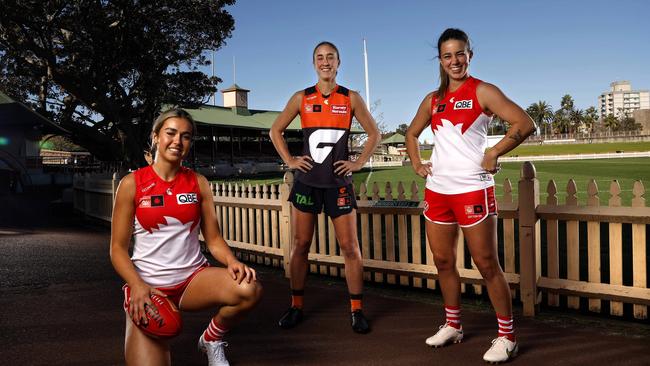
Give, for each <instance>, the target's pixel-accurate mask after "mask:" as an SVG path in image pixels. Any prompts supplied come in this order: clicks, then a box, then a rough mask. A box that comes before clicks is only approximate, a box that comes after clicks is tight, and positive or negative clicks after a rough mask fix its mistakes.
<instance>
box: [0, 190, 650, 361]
mask: <svg viewBox="0 0 650 366" xmlns="http://www.w3.org/2000/svg"><path fill="white" fill-rule="evenodd" d="M0 198H1V197H0ZM4 207H7V206H4ZM37 209H38V208H35V210H36V211H29V210H28V212H31V213H32V214H33V215H35V216H38V215H41V214H44V215H45V217H47V215H46V214H47V212H49V210H41V211H40V212H39V211H37ZM3 215H4V216H3ZM6 215H7V214H6V211H5V212H4V213H3V214H2V215H0V219H3V217H4V221H0V308H1V309H3V311H2V312H0V365H121V364H123V355H122V347H123V331H124V314H123V312H122V310H121V302H122V297H121V296H122V295H121V291H120V287H121V284H122V281H121V280H120V279H119V278H118V277H117V275H116V274H115V273H114V271H113V269H112V267H111V264H110V261H109V258H108V243H109V237H110V231H109V229H108V228H106V227H102V226H98V225H91V224H88V223H85V222H83V221H81V220H79V219H78V218H71V217H70V216H67V215H54V216H55V217H50V219H47V218H42V217H41V219H39V220H31V221H30V220H28V219H25V220H23V221H21V220H17V219H13V220H8V219H6V217H7V216H6ZM34 222H35V223H36V224H34ZM8 223H11V225H9V224H8ZM255 267H256V268H257V270H258V272H259V277H260V278H261V281H262V284H263V285H264V287H265V294H264V298H263V301H262V302H261V304H260V306H259V307H258V308H257V309H256V310H255V311H254V312H253V313H252V314H251V315H250V316H249V317H248V318H247V319H246V320H245V321H244V322H243V323H242V324H241V325H240V326H239V327H238V328H236V329H234V330H233V331H232V332H231V333H230V334H229V335H228V337H227V341H228V342H229V344H230V345H229V347H228V348H227V355H228V358H229V359H230V361H231V364H232V365H234V366H237V365H339V364H347V365H481V364H484V363H483V361H482V354H483V352H484V351H485V350H486V349H487V347H488V346H489V344H490V340H491V339H492V338H493V337H494V336H495V333H496V321H495V318H494V313H493V312H492V311H491V310H490V308H489V306H487V305H486V304H484V303H483V304H481V303H479V304H477V302H479V301H478V300H475V299H464V301H465V304H464V308H463V324H464V327H465V332H466V338H465V341H464V342H463V343H461V344H458V345H453V346H449V347H446V348H442V349H431V348H429V347H427V346H425V344H424V339H425V338H426V337H428V336H430V335H431V334H433V333H434V332H435V331H436V329H437V326H438V325H439V324H441V323H442V322H443V321H444V314H443V311H442V306H441V302H440V298H439V295H436V294H433V293H431V292H428V291H418V290H406V289H396V288H386V287H382V286H374V285H372V286H368V288H367V290H366V294H365V297H364V304H365V308H366V309H365V311H366V313H367V315H368V317H369V318H370V319H371V321H372V326H373V331H372V332H371V333H370V334H368V335H357V334H354V333H353V332H352V331H351V329H350V326H349V323H348V322H349V319H348V316H349V315H348V301H347V291H346V289H345V284H344V283H343V282H342V280H341V279H332V278H328V277H320V276H311V277H310V278H309V282H308V287H307V290H306V305H305V306H306V309H305V310H306V319H305V321H304V323H303V324H301V325H300V326H299V327H297V328H296V329H294V330H290V331H286V330H282V329H280V328H279V327H278V326H277V325H276V322H277V319H278V317H279V316H280V315H281V314H282V312H283V311H284V310H285V308H286V307H287V305H288V293H289V291H288V281H287V280H286V279H285V278H284V275H283V272H282V271H280V270H278V269H274V268H269V267H264V266H259V265H255ZM519 310H520V309H515V311H516V313H515V316H516V319H515V326H516V329H517V332H518V339H519V342H520V344H521V351H520V355H519V356H518V357H517V358H516V359H515V360H514V361H513V362H512V364H513V365H514V364H516V365H650V353H649V352H650V325H649V323H648V322H625V321H618V320H610V319H604V318H603V317H595V316H589V317H585V316H580V315H575V314H573V315H572V314H570V313H559V312H550V311H545V312H543V313H542V315H541V316H539V317H538V318H535V319H530V318H523V317H521V316H519ZM210 317H211V313H210V312H201V313H189V314H185V316H184V322H185V324H184V331H183V333H182V334H181V335H180V336H178V337H177V338H176V339H174V340H173V342H172V352H173V355H172V357H173V363H174V364H175V365H206V364H207V362H206V360H205V358H204V356H203V355H202V354H200V353H199V352H198V351H197V350H196V340H197V337H198V335H199V334H200V333H201V332H202V331H203V329H204V328H205V326H206V325H207V323H208V321H209V319H210Z"/></svg>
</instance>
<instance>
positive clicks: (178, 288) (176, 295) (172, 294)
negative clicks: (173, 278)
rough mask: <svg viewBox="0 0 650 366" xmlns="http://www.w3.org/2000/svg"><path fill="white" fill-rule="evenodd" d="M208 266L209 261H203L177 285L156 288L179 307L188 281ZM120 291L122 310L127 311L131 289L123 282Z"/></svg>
mask: <svg viewBox="0 0 650 366" xmlns="http://www.w3.org/2000/svg"><path fill="white" fill-rule="evenodd" d="M208 267H210V263H208V262H205V264H204V265H202V266H201V267H199V268H198V269H197V270H196V271H194V273H192V274H191V275H190V276H189V277H188V278H187V279H186V280H185V281H183V282H181V283H179V284H178V285H174V286H169V287H156V290H159V291H161V292H162V293H164V294H165V295H167V298H168V299H169V300H171V301H172V302H173V303H174V305H176V307H177V308H179V309H180V308H181V307H180V303H181V299H182V298H183V294H184V293H185V289H186V288H187V286H189V284H190V282H192V280H193V279H194V277H195V276H196V275H197V274H199V272H201V271H203V270H204V269H206V268H208ZM122 291H123V292H124V304H123V306H124V311H126V312H127V313H128V312H129V302H130V301H131V289H130V288H129V285H127V284H124V286H122Z"/></svg>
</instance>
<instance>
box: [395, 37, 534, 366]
mask: <svg viewBox="0 0 650 366" xmlns="http://www.w3.org/2000/svg"><path fill="white" fill-rule="evenodd" d="M438 56H439V58H440V86H439V88H438V90H437V91H434V92H431V93H429V94H428V95H427V96H426V97H425V98H424V100H423V101H422V103H421V104H420V108H419V109H418V111H417V114H416V115H415V118H413V122H411V126H410V127H409V129H408V131H407V132H406V148H407V151H408V154H409V157H410V158H411V163H412V165H413V169H414V170H415V172H416V173H417V174H418V175H420V176H421V177H423V178H426V191H425V195H424V200H425V210H424V216H425V217H426V219H427V223H426V232H427V237H428V239H429V244H430V246H431V251H432V252H433V259H434V262H435V265H436V267H437V269H438V275H439V279H440V290H441V291H442V297H443V299H444V301H445V313H446V316H447V321H446V323H445V324H443V325H442V326H440V329H439V330H438V332H437V333H436V334H435V335H433V336H431V337H429V338H428V339H427V340H426V343H427V344H428V345H429V346H434V347H440V346H444V345H445V344H448V343H458V342H460V341H461V340H462V339H463V328H462V326H461V316H460V277H459V274H458V270H457V269H456V256H457V255H458V254H457V253H456V239H457V235H458V227H459V226H460V227H461V228H462V230H463V235H464V237H465V239H466V241H467V246H468V247H469V251H470V253H471V255H472V259H473V260H474V263H476V267H477V268H478V270H479V271H480V272H481V275H482V276H483V279H485V285H486V287H487V290H488V295H489V296H490V301H491V302H492V306H493V307H494V309H495V310H496V313H497V320H498V326H499V332H498V336H497V338H495V339H494V340H493V341H492V346H491V347H490V349H489V350H488V351H487V352H486V353H485V355H484V356H483V359H484V360H485V361H488V362H503V361H507V360H508V359H510V357H512V356H514V355H515V354H516V353H517V348H518V347H517V342H516V340H515V333H514V327H513V322H512V302H511V297H510V289H509V287H508V283H507V282H506V279H505V276H504V275H503V271H502V270H501V267H500V265H499V257H498V254H497V216H496V214H497V207H496V200H495V198H494V178H493V177H492V175H493V174H495V173H496V172H497V171H498V169H499V167H498V164H497V159H498V157H499V156H501V155H503V154H505V153H507V152H508V151H510V150H512V149H514V148H515V147H516V146H517V145H519V144H520V143H521V142H522V141H523V140H524V139H525V138H526V137H528V135H530V134H531V133H532V132H533V130H534V127H535V126H534V124H533V121H532V120H531V118H530V117H529V116H528V115H527V114H526V112H524V111H523V110H522V109H521V108H520V107H519V106H518V105H516V104H515V103H513V102H512V101H511V100H510V99H508V98H507V97H506V96H505V95H504V94H503V93H502V92H501V91H500V90H499V89H498V88H497V87H496V86H494V85H492V84H488V83H485V82H482V81H481V80H478V79H475V78H473V77H471V76H470V75H469V63H470V60H471V58H472V50H471V47H470V44H469V38H468V37H467V34H465V32H463V31H461V30H459V29H447V30H445V31H444V32H443V33H442V35H441V36H440V38H439V39H438ZM493 115H497V116H499V117H500V118H501V119H502V120H504V121H508V123H509V124H510V128H509V129H508V132H507V134H506V136H505V137H504V138H503V139H502V140H501V141H499V142H498V143H497V144H496V145H495V146H493V147H492V148H490V149H488V150H487V151H486V148H487V126H488V124H489V123H490V121H491V120H492V116H493ZM428 125H431V129H432V130H433V133H434V135H435V141H436V145H435V148H434V150H433V153H432V154H431V162H428V163H422V160H421V158H420V154H419V148H418V136H419V135H420V133H422V130H424V128H426V127H427V126H428ZM461 255H462V254H461Z"/></svg>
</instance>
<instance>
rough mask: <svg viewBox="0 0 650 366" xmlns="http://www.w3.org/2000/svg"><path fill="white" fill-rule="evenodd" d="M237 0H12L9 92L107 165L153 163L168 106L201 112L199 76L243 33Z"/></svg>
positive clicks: (5, 48) (6, 22) (2, 25)
mask: <svg viewBox="0 0 650 366" xmlns="http://www.w3.org/2000/svg"><path fill="white" fill-rule="evenodd" d="M234 2H235V0H213V1H210V0H197V1H186V0H157V1H151V0H142V1H139V0H102V1H97V0H80V1H66V0H46V1H40V0H31V1H29V0H3V1H2V14H0V85H2V88H3V89H4V91H5V92H6V93H7V94H9V95H10V96H11V97H12V98H14V99H17V100H20V101H22V102H24V103H26V104H29V105H31V106H32V107H34V108H35V109H36V110H37V111H38V112H39V113H41V114H43V115H45V116H48V117H49V118H50V119H52V120H53V121H54V122H56V123H59V124H60V125H61V126H62V127H64V128H66V129H67V130H69V131H72V136H71V138H72V140H73V141H74V142H75V143H77V144H79V145H81V146H83V147H85V148H86V149H88V150H89V151H90V152H91V153H93V154H94V155H95V156H96V157H98V158H99V159H102V160H113V161H115V160H123V161H125V163H126V164H127V166H129V167H137V166H141V165H143V164H144V157H143V151H144V150H145V148H146V146H147V141H148V138H149V133H150V130H151V122H152V121H153V119H154V118H155V116H156V115H157V114H158V113H159V112H160V110H161V107H162V106H163V105H165V104H169V105H179V106H187V107H196V106H198V105H199V104H201V103H203V102H204V101H205V100H206V96H207V95H209V94H210V93H214V92H215V91H216V85H217V84H218V82H220V81H221V80H219V78H217V77H208V76H207V75H205V74H203V73H202V72H200V71H199V67H201V66H205V65H209V60H208V59H207V57H205V56H204V51H205V50H218V49H219V48H221V47H222V46H223V45H224V43H225V40H226V39H227V38H228V37H230V35H231V32H232V31H233V30H234V19H233V17H232V16H231V15H230V14H229V13H228V12H227V11H226V10H225V9H224V7H226V6H227V5H232V4H234Z"/></svg>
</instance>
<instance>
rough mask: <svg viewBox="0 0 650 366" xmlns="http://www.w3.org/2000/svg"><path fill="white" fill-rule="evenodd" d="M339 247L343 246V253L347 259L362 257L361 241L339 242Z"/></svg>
mask: <svg viewBox="0 0 650 366" xmlns="http://www.w3.org/2000/svg"><path fill="white" fill-rule="evenodd" d="M339 247H340V248H341V254H343V257H345V258H346V259H361V251H360V250H359V243H358V242H357V241H356V240H354V239H351V240H346V241H343V242H339Z"/></svg>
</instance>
